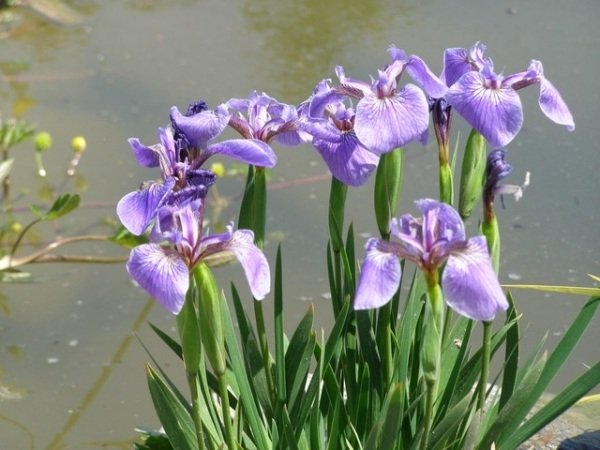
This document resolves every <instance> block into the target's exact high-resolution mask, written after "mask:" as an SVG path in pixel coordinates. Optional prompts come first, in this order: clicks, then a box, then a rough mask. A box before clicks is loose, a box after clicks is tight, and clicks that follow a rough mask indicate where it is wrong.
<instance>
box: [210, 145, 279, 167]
mask: <svg viewBox="0 0 600 450" xmlns="http://www.w3.org/2000/svg"><path fill="white" fill-rule="evenodd" d="M207 152H208V153H210V154H212V155H215V154H221V155H225V156H228V157H230V158H233V159H236V160H238V161H242V162H244V163H246V164H252V165H255V166H261V167H273V166H275V164H277V156H276V155H275V152H274V151H273V149H272V148H271V147H270V146H269V145H268V144H266V143H264V142H262V141H259V140H257V139H230V140H228V141H223V142H219V143H216V144H213V145H211V146H210V147H208V149H207Z"/></svg>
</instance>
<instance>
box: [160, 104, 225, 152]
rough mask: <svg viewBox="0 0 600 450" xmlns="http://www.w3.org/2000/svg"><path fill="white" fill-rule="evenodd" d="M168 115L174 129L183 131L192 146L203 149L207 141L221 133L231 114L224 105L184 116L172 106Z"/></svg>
mask: <svg viewBox="0 0 600 450" xmlns="http://www.w3.org/2000/svg"><path fill="white" fill-rule="evenodd" d="M170 117H171V122H172V123H173V126H174V127H175V129H176V130H178V131H180V132H181V133H183V134H184V135H185V137H186V138H187V140H188V142H189V143H190V144H191V145H192V146H194V147H196V148H201V149H203V148H206V146H207V144H208V141H210V140H211V139H213V138H215V137H217V136H218V135H219V134H221V132H222V131H223V130H224V129H225V127H226V126H227V124H228V123H229V118H230V117H231V115H230V114H229V112H228V111H227V107H226V106H225V105H221V106H219V107H218V108H217V109H216V110H214V111H208V110H207V111H202V112H199V113H197V114H194V115H191V116H184V115H183V114H181V112H179V109H177V107H176V106H173V107H172V108H171V114H170Z"/></svg>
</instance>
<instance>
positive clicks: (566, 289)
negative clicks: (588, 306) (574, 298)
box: [502, 284, 600, 296]
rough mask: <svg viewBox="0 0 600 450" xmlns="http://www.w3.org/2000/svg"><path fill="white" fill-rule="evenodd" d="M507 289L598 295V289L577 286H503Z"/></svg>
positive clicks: (599, 292) (599, 291)
mask: <svg viewBox="0 0 600 450" xmlns="http://www.w3.org/2000/svg"><path fill="white" fill-rule="evenodd" d="M502 287H504V288H507V289H529V290H531V291H542V292H556V293H559V294H573V295H589V296H592V295H600V288H588V287H578V286H550V285H543V284H503V285H502Z"/></svg>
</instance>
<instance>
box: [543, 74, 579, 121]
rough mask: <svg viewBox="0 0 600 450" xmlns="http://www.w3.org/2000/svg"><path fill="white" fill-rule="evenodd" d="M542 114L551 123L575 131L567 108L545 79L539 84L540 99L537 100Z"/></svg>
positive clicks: (556, 91)
mask: <svg viewBox="0 0 600 450" xmlns="http://www.w3.org/2000/svg"><path fill="white" fill-rule="evenodd" d="M538 103H539V105H540V108H541V109H542V112H543V113H544V114H545V115H546V117H548V118H549V119H550V120H552V121H553V122H555V123H557V124H559V125H564V126H566V127H567V130H569V131H573V130H575V122H574V120H573V116H572V115H571V111H569V107H568V106H567V104H566V103H565V101H564V100H563V99H562V97H561V96H560V93H559V92H558V90H557V89H556V88H555V87H554V85H553V84H552V83H550V81H548V80H547V79H546V78H542V79H541V82H540V97H539V100H538Z"/></svg>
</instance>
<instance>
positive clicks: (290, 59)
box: [0, 0, 600, 449]
mask: <svg viewBox="0 0 600 450" xmlns="http://www.w3.org/2000/svg"><path fill="white" fill-rule="evenodd" d="M350 3H352V2H342V1H338V0H333V1H328V2H323V1H316V0H308V1H304V2H298V1H293V0H262V1H261V0H255V1H243V0H235V1H230V2H219V1H216V0H204V1H185V0H181V1H178V2H172V1H166V0H162V1H159V0H155V1H152V0H128V1H123V2H101V1H92V0H90V1H84V0H81V1H77V2H75V1H74V2H71V3H69V4H70V5H71V6H72V8H73V9H75V10H77V12H78V15H79V16H80V18H81V20H82V22H81V23H80V24H78V25H72V26H61V25H60V24H57V23H54V22H52V21H48V20H45V19H44V18H43V17H37V16H34V15H33V13H32V12H31V11H27V10H15V11H14V14H15V15H16V16H18V17H17V19H18V20H21V22H18V23H17V27H16V28H11V29H10V32H6V30H4V29H3V30H2V32H0V71H1V72H2V74H1V75H0V111H1V113H2V115H3V117H5V118H6V117H9V116H19V117H21V118H22V119H24V120H27V121H28V122H31V123H34V124H36V126H37V127H38V129H45V130H49V131H51V132H52V134H53V138H54V147H53V148H52V149H51V150H50V151H48V152H47V153H46V154H44V161H45V164H46V166H47V167H46V168H47V170H48V172H49V174H50V176H51V177H55V179H56V178H60V177H62V173H64V170H65V167H66V165H67V163H68V161H69V159H70V158H71V151H70V149H69V145H70V144H69V143H70V140H71V138H72V137H73V136H75V135H83V136H85V138H86V139H87V142H88V149H87V151H86V152H85V154H84V156H83V159H82V162H81V164H80V166H79V175H80V177H79V178H78V184H77V188H78V189H80V190H81V193H82V202H83V207H82V208H81V209H80V210H79V211H77V212H76V213H75V214H73V215H72V216H69V217H68V218H65V219H64V220H62V221H60V224H59V225H58V227H57V228H52V226H50V227H49V228H46V229H47V230H50V231H49V232H50V233H53V234H58V235H73V234H96V233H106V232H108V231H109V229H108V227H107V226H106V222H107V221H110V220H114V219H115V214H114V205H115V203H116V202H117V201H118V199H119V198H120V197H121V196H122V195H123V194H124V193H126V192H129V191H131V190H133V189H135V187H136V186H137V185H138V184H139V183H140V182H141V181H142V180H144V179H148V178H149V172H148V171H147V170H144V169H141V168H138V167H137V166H136V164H135V161H134V160H133V158H132V156H131V153H130V150H129V147H128V145H127V143H126V140H127V138H129V137H131V136H137V137H139V138H140V139H141V140H142V142H144V143H153V142H156V129H157V127H158V126H164V125H165V124H166V123H167V122H168V111H169V107H171V106H172V105H177V106H178V107H179V108H185V107H186V106H187V104H188V103H190V102H192V101H195V100H197V99H199V98H202V99H205V100H206V101H207V102H208V103H209V104H210V105H216V104H218V103H220V102H222V101H225V100H227V99H228V98H230V97H244V96H246V95H248V94H249V93H250V92H251V91H252V90H254V89H256V90H258V91H265V92H267V93H269V94H270V95H272V96H274V97H276V98H278V99H279V100H281V101H285V102H288V103H298V102H300V101H302V100H304V98H306V97H307V96H308V95H309V93H310V92H311V91H312V89H313V87H314V85H315V84H316V82H317V81H319V80H321V79H322V78H326V77H332V76H333V67H334V66H335V65H338V64H340V65H343V66H344V68H345V69H346V73H347V74H348V75H349V76H352V77H354V78H359V79H367V77H368V76H369V75H373V74H375V73H376V69H377V68H379V67H382V66H383V65H385V64H386V63H387V61H388V59H387V53H386V49H387V47H388V46H389V44H391V43H394V44H396V45H397V46H399V47H401V48H404V49H405V50H406V51H407V52H409V53H415V54H418V55H420V56H421V57H422V58H424V59H425V60H426V61H427V62H428V64H429V65H430V67H432V69H433V70H434V71H436V72H438V71H439V70H440V69H441V54H442V51H443V49H444V48H446V47H469V46H471V45H472V44H473V43H474V42H476V41H478V40H480V41H483V42H484V43H485V44H487V46H488V54H489V55H490V56H492V57H493V59H494V61H495V63H496V69H497V70H503V71H504V73H506V74H510V73H514V72H517V71H521V70H524V69H525V68H526V66H527V65H528V63H529V61H530V60H531V59H533V58H535V59H540V60H541V61H542V62H543V63H544V68H545V73H546V75H547V77H548V78H549V79H550V80H552V82H553V83H554V85H555V86H556V87H557V88H558V89H559V90H560V92H561V93H562V95H563V97H564V99H565V100H566V101H567V103H568V104H569V106H570V108H571V111H572V112H573V115H574V117H575V122H576V125H577V130H576V131H575V132H574V133H569V132H567V131H566V130H565V129H564V128H562V127H559V126H556V125H554V124H553V123H551V122H550V121H549V120H547V119H546V118H545V117H544V116H543V115H542V113H541V112H540V110H539V108H538V107H537V94H538V93H537V91H536V89H535V88H530V89H527V90H525V91H521V92H522V96H521V98H522V100H523V104H524V113H525V126H524V128H523V130H522V131H521V133H520V135H519V136H518V137H517V139H516V140H515V141H514V143H513V144H511V146H510V147H509V162H510V163H511V164H512V165H513V174H512V175H511V178H510V179H509V182H513V183H520V182H521V181H522V180H523V178H524V174H525V172H526V171H530V172H531V180H532V183H531V186H530V187H529V189H528V190H527V192H526V194H525V197H524V198H523V199H522V201H521V202H519V203H515V202H514V201H513V200H512V199H507V200H506V209H505V210H500V211H499V220H500V225H501V229H502V236H503V245H504V247H503V253H502V266H501V275H500V276H501V281H502V282H503V283H517V282H520V283H536V284H557V285H574V286H594V283H593V281H592V280H591V279H590V278H589V277H588V276H587V275H586V274H588V273H591V274H596V275H599V274H600V245H599V242H600V239H599V233H598V223H599V220H600V195H599V193H600V177H598V168H599V167H600V152H599V151H598V150H599V149H598V142H600V127H598V124H597V118H598V112H599V107H598V105H599V104H600V96H599V92H600V90H598V88H597V86H596V80H595V78H596V77H595V74H596V73H598V70H599V67H598V58H597V57H594V56H593V55H595V54H596V55H597V52H598V48H597V47H598V43H599V42H600V29H599V28H598V27H597V22H598V19H600V2H597V1H596V0H579V1H567V2H565V1H564V0H530V1H527V2H519V1H517V0H513V1H492V0H485V1H463V2H447V1H443V0H429V1H427V0H425V1H416V0H413V1H392V0H371V1H369V0H363V1H361V2H355V3H356V4H355V5H354V6H353V5H351V4H350ZM456 129H457V130H461V132H462V135H463V136H465V133H466V132H467V131H468V130H467V129H466V127H464V125H462V124H460V122H459V120H457V121H456ZM30 146H31V145H30V144H27V145H26V146H23V148H17V149H16V150H15V155H16V156H17V162H16V164H15V167H14V172H13V173H14V182H13V192H16V193H18V195H20V196H21V197H22V200H21V201H18V202H17V205H19V206H26V205H27V202H28V201H38V202H39V201H40V200H39V197H38V192H40V191H42V190H43V187H44V186H43V183H42V181H40V180H39V179H38V178H37V177H36V174H35V168H34V164H33V151H32V149H31V148H29V147H30ZM276 150H277V152H278V155H279V160H280V163H279V165H278V166H277V167H276V169H275V170H274V171H273V174H272V180H271V182H272V184H273V189H272V190H271V191H270V194H269V212H268V224H267V226H268V232H269V233H271V234H270V240H269V242H268V244H267V247H266V252H267V254H268V257H269V259H270V261H274V254H275V250H276V246H277V244H278V243H279V242H282V245H283V252H284V254H283V256H284V271H285V274H284V276H285V278H284V283H285V291H286V293H287V294H286V314H287V316H286V319H287V321H288V323H289V329H291V327H292V326H293V324H294V323H296V322H297V321H298V319H299V318H300V317H301V316H302V314H303V312H304V311H305V310H306V308H307V307H308V304H309V303H311V302H312V303H315V305H316V307H317V313H318V314H317V325H318V326H319V327H324V328H327V327H328V326H329V324H330V323H331V315H330V311H329V308H328V305H327V301H328V300H327V295H326V294H325V293H326V291H327V282H326V277H325V270H324V268H325V257H324V255H325V253H324V249H325V245H326V239H327V222H326V208H327V195H328V189H329V176H328V175H327V172H326V169H325V166H324V165H323V164H322V162H321V161H320V159H319V158H318V156H317V154H316V152H314V150H312V149H311V148H310V147H308V146H306V147H300V148H294V149H287V148H277V149H276ZM436 157H437V153H436V150H435V148H434V147H433V145H432V144H430V145H429V146H427V147H425V148H422V147H420V146H418V145H414V146H409V147H408V148H407V149H406V161H407V170H406V173H405V180H404V187H403V192H402V198H401V205H400V211H402V212H405V211H410V212H414V208H413V206H412V201H413V200H414V199H416V198H420V197H424V196H435V195H436V191H437V187H436V186H437V184H436V181H435V180H436V179H437V173H436V170H437V168H436V165H437V162H436V161H437V160H436ZM226 163H227V162H226ZM297 181H298V183H296V182H297ZM242 183H243V177H231V178H230V179H229V180H225V181H224V182H221V183H220V184H219V191H220V193H221V194H222V195H223V196H227V197H231V198H232V204H231V205H230V206H229V207H226V208H225V209H224V210H223V211H221V214H220V219H222V220H224V221H227V220H230V219H234V218H235V217H236V210H237V205H238V203H237V201H236V200H237V196H238V195H239V193H240V189H241V188H242ZM71 187H72V186H71V185H67V187H66V190H67V191H68V190H69V189H70V188H71ZM371 193H372V184H370V183H369V184H367V185H366V186H364V187H362V188H359V189H355V190H352V191H351V192H350V194H349V199H348V211H347V217H348V218H351V219H352V220H353V221H354V224H355V229H356V231H357V234H358V235H359V243H358V245H360V246H362V242H363V241H364V237H365V236H367V235H369V234H374V233H376V230H377V228H376V226H375V223H374V221H373V219H372V213H371V211H370V210H365V208H364V206H363V205H365V204H366V205H370V199H371V195H372V194H371ZM20 214H22V215H21V216H20V217H21V219H22V221H23V222H26V221H27V220H28V217H29V215H28V214H27V213H26V212H22V213H20ZM469 227H470V228H471V230H475V228H476V224H475V223H470V224H469ZM42 228H43V227H42ZM65 251H66V252H68V253H80V254H81V253H87V254H94V255H101V256H126V252H125V251H123V250H122V249H119V248H114V247H112V246H110V245H108V244H103V243H91V244H90V243H87V244H78V245H76V246H75V245H74V246H70V247H68V249H67V250H65ZM27 270H29V271H30V272H31V273H32V274H33V282H27V283H19V284H3V285H0V292H1V294H2V299H1V302H2V303H1V305H2V308H1V311H0V388H2V389H3V392H5V393H6V392H8V394H9V395H5V396H4V397H6V398H3V397H2V396H0V448H2V449H4V448H7V449H8V448H10V449H34V448H35V449H63V448H64V449H66V448H69V449H71V448H73V449H74V448H82V449H83V448H114V449H120V448H130V446H131V442H132V441H133V439H135V432H134V427H136V426H138V425H145V426H151V427H156V426H158V421H157V419H156V418H155V415H154V412H153V408H152V405H151V402H150V398H149V394H148V392H147V388H146V383H145V374H144V366H145V362H146V361H147V360H148V356H147V354H146V353H145V351H144V349H143V347H142V346H141V345H140V341H142V342H143V343H144V344H145V345H147V346H148V347H149V348H150V349H151V351H152V352H153V354H154V355H155V356H156V358H157V359H158V361H159V362H160V363H161V364H165V365H166V366H167V368H172V369H173V371H172V373H173V374H175V376H176V375H177V374H178V373H179V371H178V370H177V367H176V366H177V362H176V361H175V360H174V359H173V358H172V357H171V356H170V355H169V354H168V352H167V351H165V350H164V349H163V347H162V345H161V343H160V342H158V340H157V339H156V338H155V337H154V335H153V334H152V332H151V331H150V330H149V328H148V326H147V324H146V322H147V321H152V322H153V323H156V324H157V325H159V326H160V327H162V328H163V329H165V330H171V329H172V327H173V325H174V321H173V318H172V317H170V316H169V315H168V314H167V313H166V312H164V311H163V310H162V309H161V308H160V307H158V306H154V303H153V302H152V301H149V300H148V298H147V296H146V295H144V294H143V293H142V292H141V291H140V290H138V289H137V288H135V287H134V286H133V285H132V283H131V282H130V281H129V278H128V276H127V274H126V272H125V270H124V267H123V264H122V263H118V264H113V265H97V264H96V265H84V264H45V265H34V266H29V267H27ZM217 276H218V277H219V279H220V280H221V281H222V283H223V286H227V285H228V283H229V280H230V279H233V280H234V281H235V282H236V284H237V285H238V286H239V288H240V289H241V290H242V292H244V293H246V294H247V292H246V291H244V289H246V288H245V283H244V282H243V280H242V279H241V275H240V270H239V267H232V268H224V269H222V270H219V271H217ZM515 296H516V299H517V302H518V306H519V308H520V310H521V311H522V313H523V319H522V324H523V329H524V339H525V343H526V345H527V347H528V348H529V349H531V348H533V347H534V346H535V345H536V344H537V343H539V342H540V340H541V339H542V338H543V336H544V334H545V333H548V341H547V346H548V347H549V348H551V347H552V346H553V345H554V344H555V343H556V342H557V340H558V339H559V338H560V336H561V335H562V333H563V332H564V331H565V329H566V327H567V326H568V324H569V323H570V322H571V320H572V319H573V318H574V316H575V314H576V313H577V311H578V310H579V307H580V306H581V305H582V304H583V302H584V301H585V300H586V298H585V297H577V296H566V295H550V294H543V293H530V292H528V291H518V292H515ZM265 305H266V308H267V314H269V311H270V308H269V300H268V299H267V300H266V302H265ZM599 325H600V321H599V319H598V318H594V323H592V324H591V325H590V327H589V330H588V332H587V334H586V335H585V336H584V339H583V342H582V343H581V345H580V346H579V347H578V349H577V351H576V352H575V353H574V355H573V357H572V359H571V360H570V363H569V364H568V367H567V368H566V370H565V371H563V373H562V375H561V379H560V380H559V381H558V382H557V384H556V386H553V388H554V389H556V388H559V387H561V386H564V385H565V384H566V383H568V381H569V380H570V379H572V378H573V377H575V376H576V375H577V374H579V373H581V372H582V370H583V368H584V367H585V366H586V365H591V364H593V363H595V362H596V361H598V359H599V357H600V352H599V351H598V347H597V343H598V342H599V341H600V326H599ZM134 335H136V336H138V338H139V340H138V339H136V338H135V337H134ZM11 396H12V397H15V398H12V399H11V398H8V397H11Z"/></svg>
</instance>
